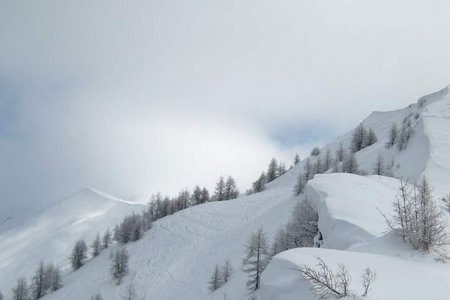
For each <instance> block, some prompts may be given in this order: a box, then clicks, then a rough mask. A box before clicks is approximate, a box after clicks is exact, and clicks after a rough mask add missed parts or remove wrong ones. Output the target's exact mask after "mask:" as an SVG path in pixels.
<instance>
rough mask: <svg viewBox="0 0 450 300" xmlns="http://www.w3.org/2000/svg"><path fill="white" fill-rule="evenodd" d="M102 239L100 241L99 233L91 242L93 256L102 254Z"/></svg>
mask: <svg viewBox="0 0 450 300" xmlns="http://www.w3.org/2000/svg"><path fill="white" fill-rule="evenodd" d="M101 244H102V243H101V241H100V235H99V234H98V233H97V235H96V236H95V238H94V240H93V241H92V243H91V255H92V257H96V256H98V255H99V254H100V250H101Z"/></svg>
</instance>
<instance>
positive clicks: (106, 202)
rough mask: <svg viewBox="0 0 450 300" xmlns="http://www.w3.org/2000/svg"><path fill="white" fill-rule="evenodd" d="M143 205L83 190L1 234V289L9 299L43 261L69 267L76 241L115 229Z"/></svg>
mask: <svg viewBox="0 0 450 300" xmlns="http://www.w3.org/2000/svg"><path fill="white" fill-rule="evenodd" d="M142 208H143V206H142V205H137V204H133V203H130V202H126V201H123V200H120V199H117V198H115V197H112V196H109V195H107V194H104V193H102V192H99V191H97V190H94V189H90V188H86V189H83V190H81V191H79V192H77V193H75V194H73V195H71V196H69V197H67V198H65V199H63V200H61V201H59V202H57V203H56V204H54V205H52V206H50V207H48V208H46V209H44V210H43V211H42V212H41V213H40V214H39V215H37V216H36V217H35V218H33V219H31V220H29V221H28V222H26V223H25V224H22V225H21V226H19V227H14V228H13V229H10V230H6V231H4V232H2V233H1V234H0V249H2V251H1V252H0V270H1V272H0V283H1V284H0V288H1V290H2V292H3V293H4V294H5V295H6V296H8V294H9V291H10V289H11V287H12V286H13V285H14V284H15V282H16V280H17V279H18V278H19V277H22V276H24V277H27V278H29V277H30V275H32V274H33V272H34V271H35V269H36V268H37V266H38V264H39V261H41V260H42V261H44V262H45V263H50V262H52V263H54V264H57V265H60V266H61V267H63V268H65V269H67V268H68V262H69V260H68V257H69V255H70V252H71V250H72V247H73V245H74V244H75V242H76V241H77V240H78V239H80V238H84V239H86V242H87V243H90V242H91V240H92V239H93V238H94V236H95V235H96V234H97V232H99V233H100V234H103V232H104V231H105V230H106V229H107V228H108V227H110V228H112V226H114V225H115V224H116V223H117V222H118V221H119V220H120V219H121V218H122V217H123V216H124V215H126V214H131V213H132V212H133V211H140V210H141V209H142Z"/></svg>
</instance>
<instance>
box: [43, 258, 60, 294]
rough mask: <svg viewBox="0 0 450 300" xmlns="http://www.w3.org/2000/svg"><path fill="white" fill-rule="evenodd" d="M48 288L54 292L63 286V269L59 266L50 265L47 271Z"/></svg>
mask: <svg viewBox="0 0 450 300" xmlns="http://www.w3.org/2000/svg"><path fill="white" fill-rule="evenodd" d="M45 274H46V275H45V276H46V280H45V282H46V283H47V288H49V289H50V291H52V292H54V291H57V290H59V289H60V288H62V286H63V285H62V278H61V271H60V269H59V267H58V266H56V267H55V266H53V265H52V264H50V265H48V266H47V268H46V271H45Z"/></svg>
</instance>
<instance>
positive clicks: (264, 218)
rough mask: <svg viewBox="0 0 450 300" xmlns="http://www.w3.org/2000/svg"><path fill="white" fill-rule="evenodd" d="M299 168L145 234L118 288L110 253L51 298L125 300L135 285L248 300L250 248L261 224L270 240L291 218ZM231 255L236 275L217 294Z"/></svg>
mask: <svg viewBox="0 0 450 300" xmlns="http://www.w3.org/2000/svg"><path fill="white" fill-rule="evenodd" d="M296 177H297V172H296V170H291V171H289V172H288V173H286V174H285V176H283V177H280V178H278V179H277V180H275V181H274V182H273V183H271V184H270V185H268V188H267V189H266V190H265V191H264V192H262V193H259V194H254V195H251V196H247V197H242V198H238V199H235V200H229V201H222V202H210V203H206V204H202V205H198V206H194V207H191V208H189V209H186V210H183V211H180V212H178V213H176V214H174V215H172V216H168V217H165V218H162V219H160V220H158V221H156V222H155V223H154V224H153V228H152V229H150V230H149V231H148V232H147V233H146V234H145V236H144V237H143V238H142V239H141V240H139V241H137V242H134V243H130V244H128V245H126V246H125V247H126V249H127V250H128V252H129V253H130V264H129V267H130V273H129V275H127V277H126V280H125V282H124V283H123V284H122V285H120V286H118V285H115V284H114V282H113V280H112V278H111V276H110V272H109V266H110V261H109V257H110V252H111V251H113V250H114V249H115V248H117V247H119V246H118V245H116V246H115V247H112V248H110V249H108V250H107V251H104V252H103V253H102V254H101V255H100V257H98V258H96V259H93V260H92V261H90V262H88V263H87V264H86V265H85V266H84V267H82V268H81V269H80V270H79V271H77V272H73V273H71V274H69V275H68V276H67V277H66V278H65V281H64V285H65V286H64V288H63V289H61V290H59V291H57V292H55V293H54V294H51V295H48V296H47V297H46V298H45V299H89V297H90V296H91V295H94V294H95V293H97V292H98V293H100V294H101V295H102V296H103V298H104V299H111V300H114V299H122V296H124V294H125V293H126V289H127V287H128V284H129V282H130V281H132V282H133V284H134V285H135V287H136V290H137V291H138V296H139V298H138V299H146V300H150V299H171V300H177V299H180V300H181V299H196V300H200V299H213V298H214V299H223V294H224V293H225V294H226V295H227V296H228V297H229V299H247V296H248V294H247V291H246V288H245V282H246V275H245V274H244V273H243V272H242V271H241V263H242V259H243V258H244V256H245V244H246V242H247V240H248V237H249V236H250V234H251V233H252V232H253V231H256V230H258V228H260V227H261V226H262V227H263V228H264V230H265V231H266V232H267V234H268V235H269V236H272V235H273V234H274V232H275V231H276V230H277V229H278V228H279V227H280V226H282V225H284V223H285V222H286V220H287V219H288V218H289V216H290V214H291V210H292V207H293V206H294V204H295V202H296V201H297V199H296V198H295V197H293V195H292V194H293V193H292V191H293V184H294V182H295V178H296ZM227 257H229V258H230V260H231V262H232V264H233V266H234V274H233V276H232V279H231V281H230V282H229V283H228V284H227V285H225V286H224V287H223V288H221V289H220V290H218V291H216V293H214V295H212V294H210V292H209V291H208V284H207V283H208V281H209V279H210V276H211V274H212V271H213V270H214V266H215V265H216V264H223V263H224V262H225V260H226V258H227Z"/></svg>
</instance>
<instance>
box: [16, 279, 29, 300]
mask: <svg viewBox="0 0 450 300" xmlns="http://www.w3.org/2000/svg"><path fill="white" fill-rule="evenodd" d="M12 294H13V296H12V300H29V291H28V284H27V280H26V279H25V278H20V279H19V280H17V283H16V286H15V287H14V288H13V290H12Z"/></svg>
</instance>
